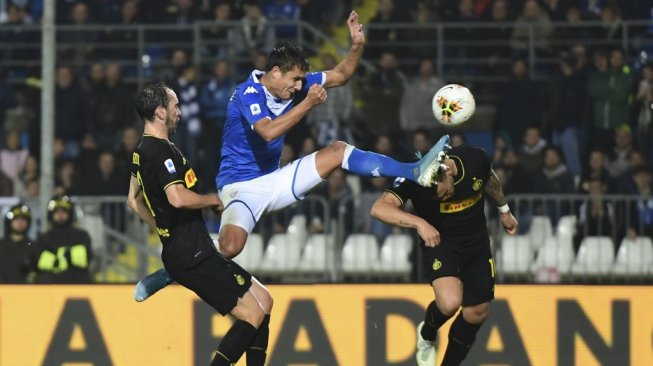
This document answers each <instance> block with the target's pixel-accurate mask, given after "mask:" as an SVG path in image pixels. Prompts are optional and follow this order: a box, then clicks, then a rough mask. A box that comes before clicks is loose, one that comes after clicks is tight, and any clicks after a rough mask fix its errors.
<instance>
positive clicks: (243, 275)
mask: <svg viewBox="0 0 653 366" xmlns="http://www.w3.org/2000/svg"><path fill="white" fill-rule="evenodd" d="M167 269H168V272H170V274H171V276H172V278H173V279H174V280H175V281H177V282H178V283H179V284H181V285H182V286H184V287H186V288H188V289H189V290H191V291H193V292H195V293H196V294H197V296H199V297H200V298H201V299H202V300H204V301H205V302H206V303H207V304H209V305H210V306H211V307H213V308H214V309H215V310H217V311H218V312H219V313H220V314H222V315H226V314H228V313H230V312H231V311H232V309H233V308H235V307H236V305H237V303H238V299H240V298H241V297H243V296H244V295H245V294H246V293H247V292H248V291H249V289H250V288H251V286H252V281H251V278H252V275H251V274H249V272H247V271H246V270H245V269H243V268H242V267H240V266H239V265H238V264H237V263H235V262H233V261H231V260H229V259H226V258H225V257H224V256H222V255H220V254H218V253H216V254H215V255H214V256H211V257H209V258H207V259H206V260H204V261H202V262H201V263H199V264H197V265H196V266H194V267H192V268H181V269H180V268H167Z"/></svg>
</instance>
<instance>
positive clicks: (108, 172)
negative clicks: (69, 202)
mask: <svg viewBox="0 0 653 366" xmlns="http://www.w3.org/2000/svg"><path fill="white" fill-rule="evenodd" d="M121 168H122V167H120V166H117V165H116V157H115V155H114V154H113V152H111V151H107V150H104V151H102V152H100V154H99V155H98V159H97V160H96V166H95V170H94V173H93V174H92V175H91V176H89V177H88V178H87V179H85V180H84V184H83V185H82V186H81V187H80V189H83V190H82V191H81V192H79V194H80V195H90V196H124V195H127V192H128V190H129V179H128V178H129V173H128V172H129V171H128V170H122V169H121Z"/></svg>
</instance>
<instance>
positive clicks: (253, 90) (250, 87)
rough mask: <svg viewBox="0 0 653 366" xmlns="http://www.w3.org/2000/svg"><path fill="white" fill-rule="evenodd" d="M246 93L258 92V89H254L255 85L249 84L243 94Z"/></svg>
mask: <svg viewBox="0 0 653 366" xmlns="http://www.w3.org/2000/svg"><path fill="white" fill-rule="evenodd" d="M246 94H258V92H257V91H256V89H254V87H253V86H248V87H247V89H245V92H243V95H246Z"/></svg>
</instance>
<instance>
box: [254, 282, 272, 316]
mask: <svg viewBox="0 0 653 366" xmlns="http://www.w3.org/2000/svg"><path fill="white" fill-rule="evenodd" d="M250 291H251V292H252V293H253V294H254V296H255V297H256V299H257V300H258V302H259V304H261V307H262V308H263V311H265V313H266V314H270V312H271V311H272V303H273V300H272V295H271V294H270V291H269V290H268V289H267V288H266V287H265V286H263V284H262V283H261V282H259V280H258V279H256V277H252V287H250Z"/></svg>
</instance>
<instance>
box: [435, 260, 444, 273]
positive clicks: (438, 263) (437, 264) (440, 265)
mask: <svg viewBox="0 0 653 366" xmlns="http://www.w3.org/2000/svg"><path fill="white" fill-rule="evenodd" d="M440 268H442V262H440V261H439V260H438V259H436V260H435V261H433V270H434V271H437V270H438V269H440Z"/></svg>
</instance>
